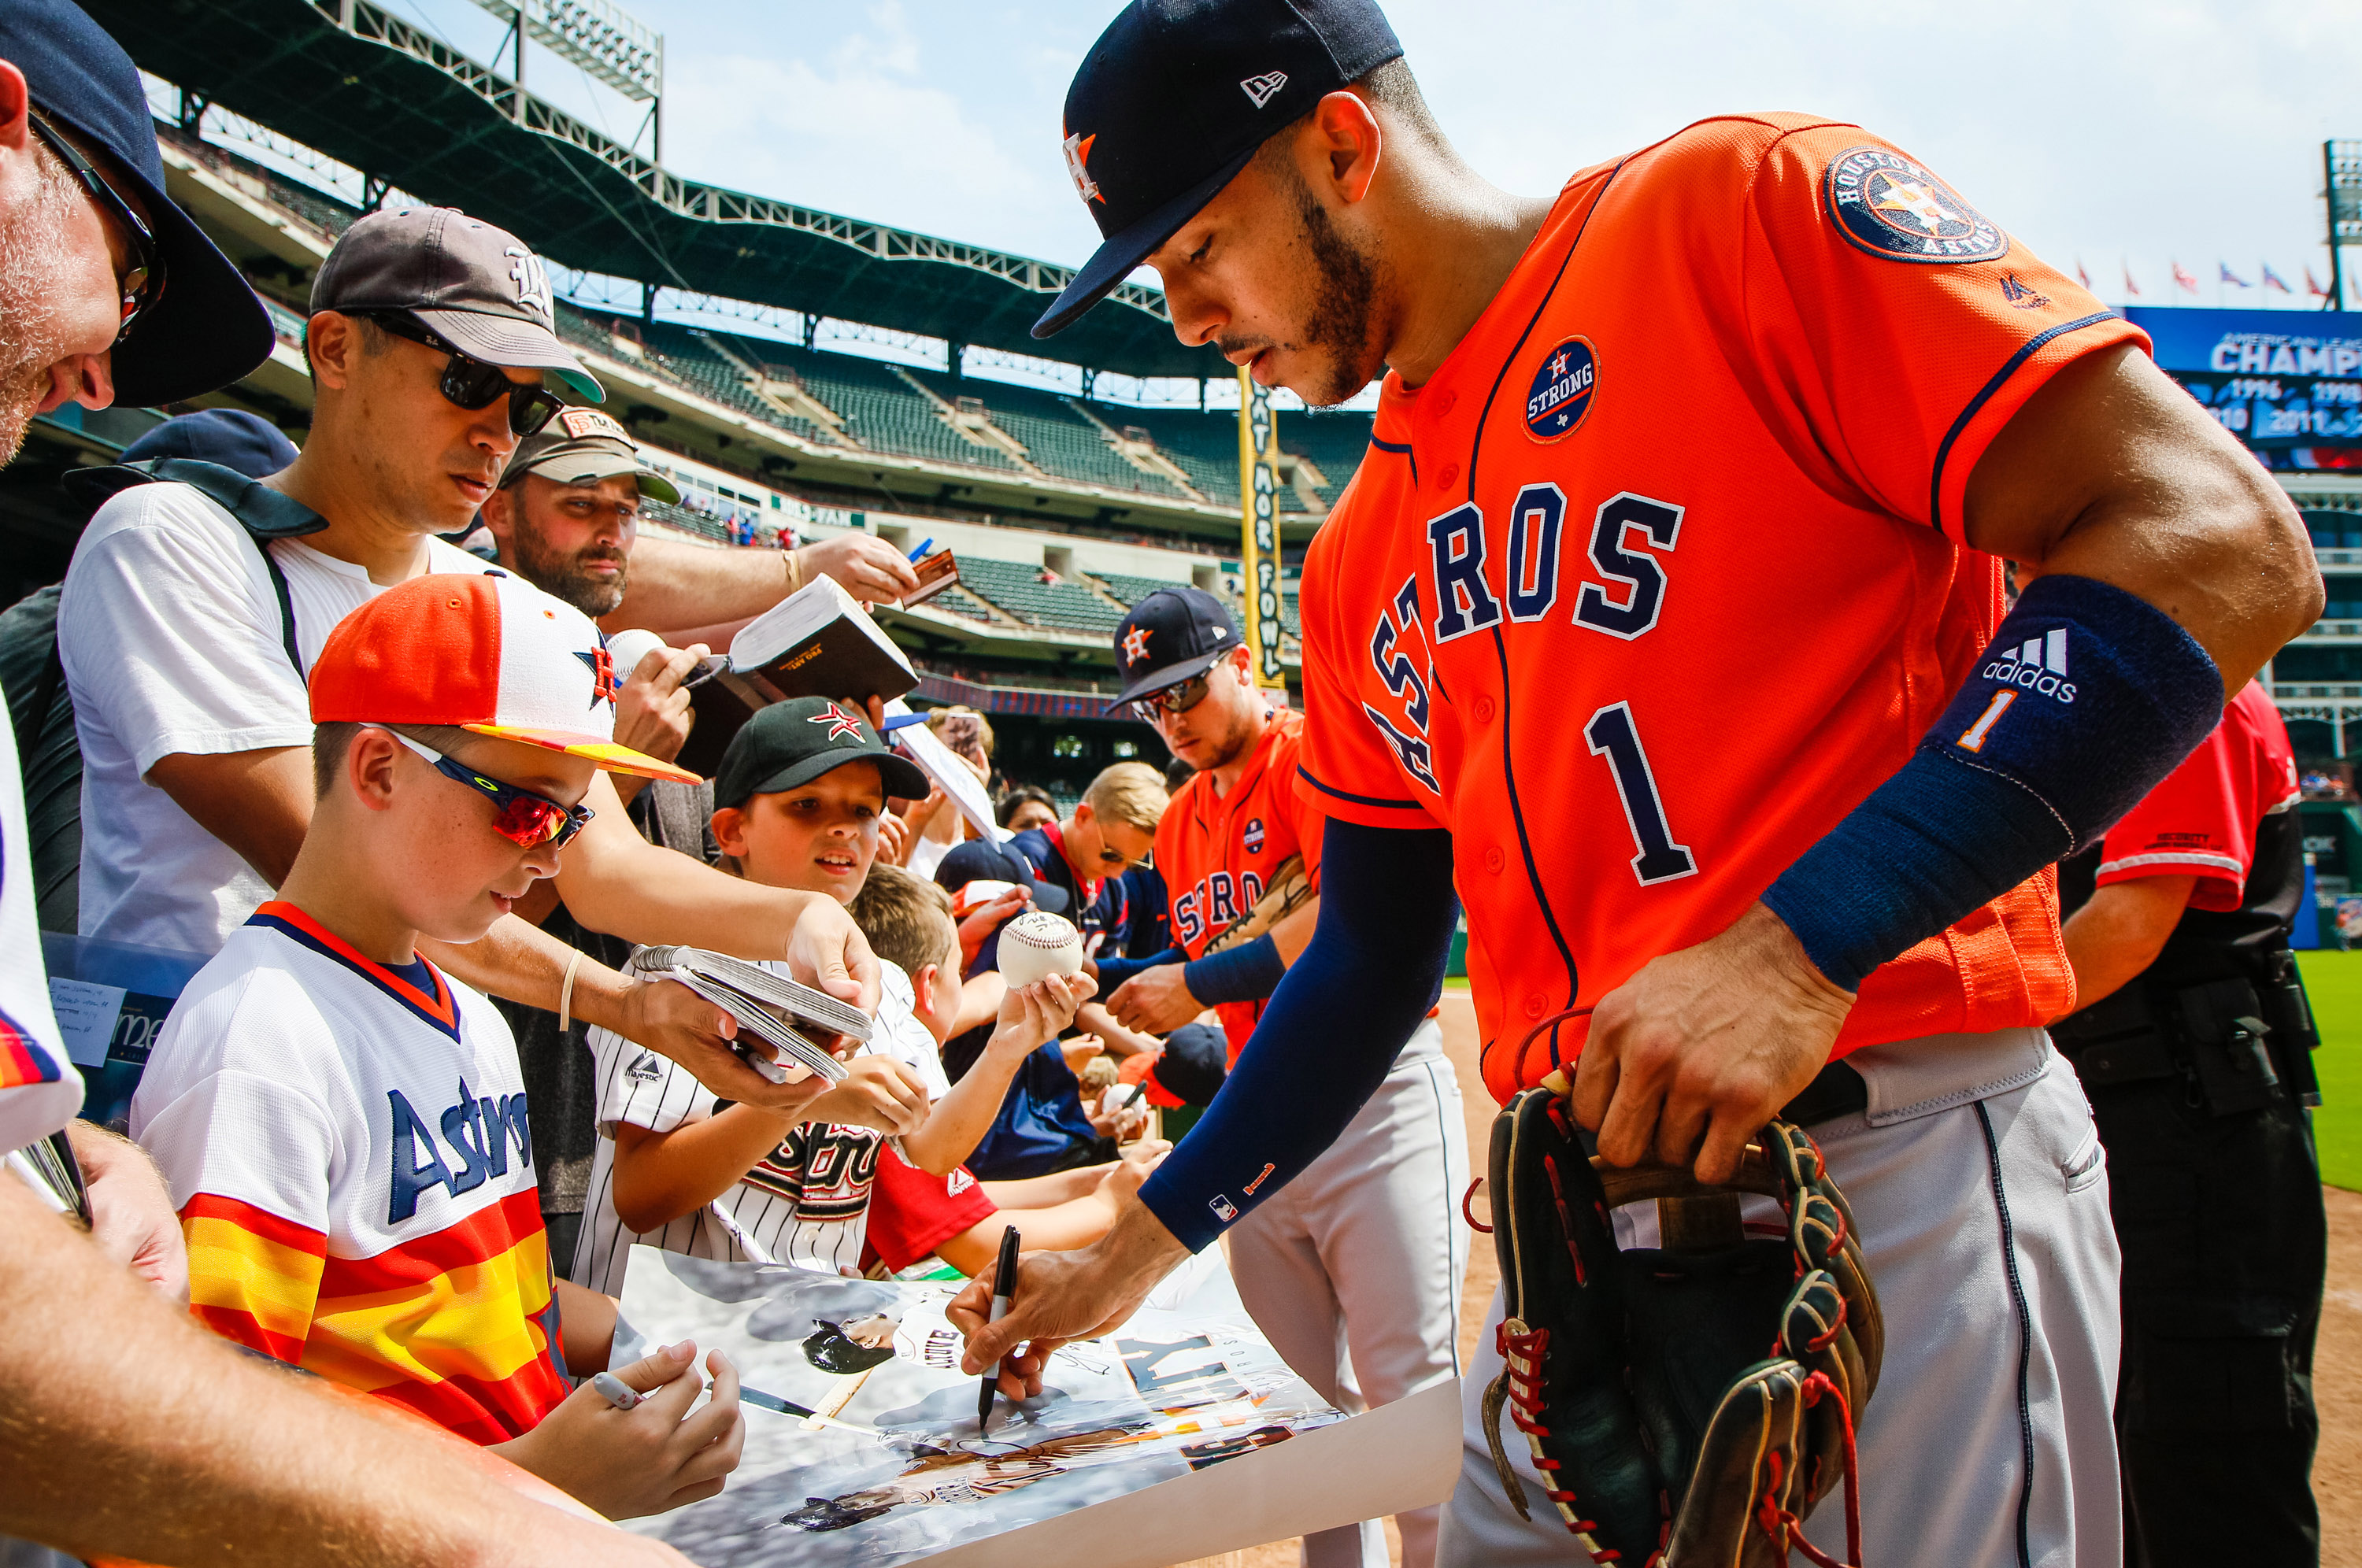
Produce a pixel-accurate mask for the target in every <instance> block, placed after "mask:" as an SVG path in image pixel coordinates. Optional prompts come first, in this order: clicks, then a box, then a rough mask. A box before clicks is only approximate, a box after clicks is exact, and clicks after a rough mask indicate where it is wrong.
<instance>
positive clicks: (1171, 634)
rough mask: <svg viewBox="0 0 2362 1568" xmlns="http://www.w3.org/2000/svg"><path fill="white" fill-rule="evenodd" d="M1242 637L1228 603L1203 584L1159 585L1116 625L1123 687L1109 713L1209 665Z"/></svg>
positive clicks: (1116, 657)
mask: <svg viewBox="0 0 2362 1568" xmlns="http://www.w3.org/2000/svg"><path fill="white" fill-rule="evenodd" d="M1243 641H1244V639H1243V638H1242V637H1241V636H1240V635H1239V624H1238V623H1237V622H1236V621H1234V620H1232V619H1231V607H1230V606H1229V605H1227V604H1225V603H1223V602H1221V601H1220V600H1219V599H1217V598H1215V597H1214V596H1213V595H1212V594H1210V593H1209V592H1207V591H1205V590H1204V589H1202V588H1160V589H1158V590H1157V591H1155V592H1153V593H1152V594H1150V595H1149V596H1148V597H1147V598H1145V599H1143V600H1142V601H1141V602H1139V603H1137V604H1135V605H1133V606H1132V607H1131V613H1130V614H1128V615H1126V616H1125V617H1124V618H1123V621H1122V624H1120V625H1118V626H1117V627H1116V629H1115V661H1116V669H1117V672H1118V673H1119V674H1120V675H1121V676H1122V677H1123V690H1122V691H1121V692H1120V693H1119V694H1118V695H1117V697H1116V700H1115V701H1112V702H1110V703H1109V704H1108V705H1107V710H1106V711H1107V712H1110V713H1112V712H1115V711H1116V710H1117V709H1119V708H1120V707H1122V706H1123V705H1124V704H1125V703H1127V702H1135V701H1139V700H1140V699H1141V698H1142V697H1145V696H1147V695H1148V694H1149V693H1150V692H1152V691H1162V690H1164V689H1165V688H1166V687H1168V686H1178V685H1180V684H1181V682H1183V681H1185V680H1187V679H1189V678H1190V677H1191V676H1193V675H1196V674H1198V672H1199V671H1200V670H1206V669H1211V668H1213V667H1214V666H1215V665H1216V664H1218V663H1219V662H1220V660H1221V659H1222V658H1223V657H1224V656H1225V655H1227V654H1228V653H1229V652H1230V651H1231V649H1232V648H1235V647H1237V646H1240V645H1241V644H1242V642H1243Z"/></svg>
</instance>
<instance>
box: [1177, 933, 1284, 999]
mask: <svg viewBox="0 0 2362 1568" xmlns="http://www.w3.org/2000/svg"><path fill="white" fill-rule="evenodd" d="M1286 973H1287V960H1286V959H1285V958H1283V957H1281V956H1280V955H1279V944H1278V943H1276V942H1274V941H1273V940H1272V939H1271V933H1268V932H1265V933H1264V934H1263V935H1261V936H1258V937H1256V938H1255V939H1254V940H1253V942H1242V943H1240V944H1238V945H1237V946H1236V947H1225V948H1224V949H1222V951H1220V953H1209V954H1208V955H1206V956H1205V957H1203V958H1198V959H1195V960H1193V961H1191V962H1190V963H1189V964H1187V966H1184V967H1183V968H1182V971H1181V983H1182V984H1183V985H1185V986H1187V987H1188V988H1189V994H1190V995H1191V996H1193V997H1196V998H1197V999H1198V1000H1199V1001H1201V1002H1204V1003H1205V1004H1206V1005H1207V1006H1208V1007H1213V1006H1216V1005H1218V1004H1219V1003H1221V1002H1231V1001H1261V1000H1262V999H1264V998H1265V997H1267V996H1269V995H1271V993H1272V992H1274V991H1275V990H1277V989H1279V982H1280V978H1281V977H1283V976H1285V975H1286Z"/></svg>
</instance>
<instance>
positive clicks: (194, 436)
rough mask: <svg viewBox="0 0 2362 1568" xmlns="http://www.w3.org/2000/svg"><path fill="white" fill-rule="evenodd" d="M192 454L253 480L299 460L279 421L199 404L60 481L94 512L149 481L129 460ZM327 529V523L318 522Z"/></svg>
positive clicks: (69, 471)
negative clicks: (103, 463) (111, 459)
mask: <svg viewBox="0 0 2362 1568" xmlns="http://www.w3.org/2000/svg"><path fill="white" fill-rule="evenodd" d="M149 458H195V459H197V460H198V461H199V462H205V463H219V464H220V465H221V466H222V467H223V468H226V469H235V470H237V472H239V473H242V474H244V475H245V476H246V477H247V478H248V479H252V480H263V479H269V478H270V476H271V475H272V474H275V473H277V472H279V471H280V470H281V469H284V468H286V467H287V466H288V465H289V464H291V463H292V462H294V460H295V443H294V442H292V441H290V440H289V439H287V437H286V436H284V435H281V433H280V429H279V426H277V425H273V424H271V423H270V421H269V420H267V419H265V418H263V417H262V416H261V415H260V414H248V412H247V411H246V410H244V409H242V408H201V409H199V410H198V411H197V412H196V413H194V414H182V415H181V416H179V417H178V418H176V419H167V420H166V421H164V423H162V424H161V425H157V426H156V427H155V428H153V429H152V430H149V432H148V433H147V434H146V435H144V436H140V437H139V439H138V440H137V441H134V442H132V443H131V445H129V446H128V447H124V448H123V455H122V456H121V457H119V458H116V460H115V461H114V462H112V463H109V464H107V465H106V466H105V467H104V468H95V469H67V470H66V472H65V474H64V475H63V476H62V477H61V479H60V480H59V481H58V482H59V483H60V484H61V485H63V486H64V487H65V492H66V494H68V495H69V496H71V497H72V498H73V500H74V501H75V502H79V503H80V504H81V505H82V506H83V507H84V508H86V509H87V510H89V511H92V512H95V511H97V510H98V509H99V507H101V506H102V505H104V504H105V502H106V501H107V498H108V497H110V496H112V495H114V494H115V493H116V491H121V490H128V489H129V488H130V487H131V486H133V485H136V484H148V483H150V482H152V481H153V480H154V479H155V477H156V476H155V475H154V474H153V473H149V472H147V471H145V470H142V469H135V468H132V467H130V466H129V465H131V464H133V463H141V462H146V461H148V460H149ZM320 526H321V527H323V528H325V527H326V526H327V525H326V523H325V522H324V523H322V524H321V525H320Z"/></svg>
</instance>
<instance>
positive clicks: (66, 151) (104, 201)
mask: <svg viewBox="0 0 2362 1568" xmlns="http://www.w3.org/2000/svg"><path fill="white" fill-rule="evenodd" d="M26 123H27V124H28V125H29V126H30V127H32V131H33V134H34V135H35V136H37V137H39V138H41V145H42V146H44V147H46V148H48V149H50V151H51V152H54V153H56V154H57V155H58V160H59V161H60V162H61V163H63V164H64V165H65V166H66V167H67V168H68V169H70V170H72V171H73V175H74V178H75V179H77V180H80V181H81V182H82V188H83V190H84V191H85V192H87V193H89V195H90V199H91V200H92V201H93V202H94V203H95V204H97V206H98V210H99V211H100V212H102V213H105V214H107V215H110V216H112V217H113V218H114V219H115V221H116V224H117V225H119V226H121V227H122V229H123V237H124V238H125V240H126V241H127V243H128V244H129V246H130V249H131V266H130V269H129V271H126V272H125V273H124V274H123V277H122V279H121V280H120V282H118V284H117V286H118V287H119V288H121V289H122V291H123V319H122V321H121V322H120V323H119V324H117V326H116V329H115V341H116V343H121V342H122V341H123V340H124V339H125V338H127V337H130V336H131V328H132V326H133V324H134V323H136V322H138V319H139V318H140V316H141V315H144V314H145V313H147V312H148V311H150V310H153V309H154V308H155V306H156V302H157V301H158V300H159V299H160V298H162V297H163V293H164V253H163V248H162V247H161V246H160V245H159V244H158V243H157V240H156V234H155V231H154V230H153V229H151V228H149V226H148V224H147V222H146V220H145V219H143V218H141V217H140V215H138V213H136V212H134V211H133V210H132V208H131V204H130V203H128V202H127V201H125V200H124V199H123V198H122V196H121V195H119V194H118V193H116V189H115V187H114V186H112V185H110V184H108V183H107V182H106V181H105V179H104V178H102V177H101V176H100V174H99V172H98V171H97V170H96V169H94V168H93V167H92V166H91V161H90V160H89V159H87V158H84V157H83V155H82V153H81V152H80V151H79V150H78V149H76V148H75V147H74V145H73V143H72V142H70V141H68V140H67V139H66V138H64V137H61V136H60V135H59V134H58V133H57V131H56V129H55V128H54V127H51V126H50V123H49V122H48V121H46V120H44V119H42V118H41V116H39V115H28V116H26Z"/></svg>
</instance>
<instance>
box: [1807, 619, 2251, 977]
mask: <svg viewBox="0 0 2362 1568" xmlns="http://www.w3.org/2000/svg"><path fill="white" fill-rule="evenodd" d="M2222 716H2223V676H2222V672H2221V671H2220V670H2219V669H2217V668H2215V664H2214V661H2213V658H2211V657H2208V655H2207V652H2206V650H2205V649H2204V648H2202V647H2201V646H2199V645H2198V642H2197V639H2195V638H2193V637H2192V636H2191V635H2190V634H2189V633H2187V632H2185V631H2183V630H2182V629H2181V627H2180V625H2179V624H2176V623H2175V622H2174V621H2173V619H2172V618H2171V617H2170V616H2168V615H2166V614H2165V613H2162V612H2160V611H2158V610H2157V609H2155V608H2153V607H2152V606H2150V605H2149V604H2148V603H2147V602H2146V601H2144V600H2142V599H2140V598H2138V597H2136V595H2133V594H2130V593H2127V592H2125V591H2124V590H2122V589H2120V588H2114V587H2111V586H2109V585H2108V584H2106V583H2104V582H2100V581H2097V580H2093V579H2092V578H2087V577H2042V578H2037V579H2036V580H2035V581H2034V582H2033V584H2032V585H2031V586H2029V587H2028V588H2027V589H2026V591H2025V593H2024V594H2023V595H2022V596H2020V598H2019V599H2018V602H2017V608H2016V609H2014V611H2012V612H2011V613H2010V615H2009V617H2008V619H2006V620H2004V621H2003V623H2002V624H2001V629H2000V631H1999V633H1998V635H1995V637H1994V639H1993V641H1992V645H1991V646H1989V647H1987V648H1986V649H1985V651H1984V653H1983V654H1982V655H1981V656H1980V657H1979V658H1978V660H1977V665H1976V668H1975V670H1974V672H1973V673H1972V674H1971V675H1970V679H1969V681H1968V683H1967V684H1966V685H1965V686H1963V687H1962V688H1961V689H1960V692H1959V695H1958V696H1957V697H1955V698H1954V699H1953V700H1952V703H1951V706H1950V707H1948V708H1947V709H1946V710H1945V711H1944V716H1943V717H1942V718H1941V719H1939V720H1937V723H1936V726H1935V728H1933V729H1932V730H1930V731H1928V732H1927V734H1926V736H1925V737H1924V738H1923V739H1922V740H1921V741H1920V743H1919V746H1918V749H1917V750H1916V751H1915V752H1914V753H1913V754H1912V756H1911V760H1910V761H1909V762H1907V763H1905V764H1904V766H1903V767H1902V769H1901V770H1900V771H1898V772H1897V773H1896V774H1895V775H1894V776H1893V778H1889V779H1888V780H1887V781H1886V782H1885V783H1883V784H1882V785H1880V786H1879V787H1878V789H1877V790H1875V791H1873V792H1872V793H1871V797H1870V798H1869V799H1868V800H1866V801H1863V802H1862V803H1861V804H1860V805H1859V806H1857V807H1855V808H1854V810H1853V811H1852V812H1850V813H1849V815H1848V816H1847V817H1846V818H1845V820H1844V821H1842V822H1840V823H1838V825H1837V826H1836V828H1834V829H1833V830H1831V832H1830V833H1829V834H1828V836H1827V837H1826V838H1824V839H1822V840H1821V841H1820V842H1819V843H1818V844H1816V845H1813V847H1812V848H1810V849H1808V850H1806V851H1805V853H1804V855H1803V856H1800V857H1799V858H1798V859H1797V861H1796V863H1795V864H1794V865H1793V866H1791V867H1788V869H1787V870H1786V871H1784V872H1783V873H1782V874H1781V876H1780V878H1779V879H1778V880H1777V881H1775V882H1773V883H1772V884H1771V888H1770V889H1767V890H1766V891H1765V893H1764V895H1763V902H1764V903H1765V904H1766V905H1767V906H1768V907H1769V908H1770V909H1771V912H1772V913H1774V914H1776V915H1778V916H1779V917H1780V918H1781V920H1783V922H1786V923H1787V925H1788V928H1789V929H1790V930H1791V931H1794V933H1796V937H1797V940H1798V941H1800V942H1801V943H1803V944H1804V947H1805V954H1806V955H1808V956H1810V957H1811V959H1812V960H1813V963H1814V966H1816V967H1817V968H1818V969H1819V970H1820V971H1821V973H1822V974H1823V975H1825V976H1827V977H1828V978H1829V979H1830V980H1832V981H1834V982H1836V983H1837V984H1838V985H1840V986H1842V987H1844V988H1846V989H1848V990H1854V989H1857V988H1860V985H1861V982H1862V979H1863V977H1865V976H1867V975H1868V974H1869V973H1870V972H1871V970H1872V969H1874V968H1876V967H1877V966H1879V965H1881V964H1883V963H1885V962H1886V961H1887V960H1888V959H1890V958H1893V957H1894V956H1895V955H1897V954H1900V953H1902V952H1904V950H1905V949H1907V948H1909V947H1911V946H1913V945H1914V944H1917V943H1920V942H1923V941H1925V940H1926V938H1928V937H1930V936H1933V935H1935V934H1936V933H1937V932H1939V931H1941V930H1943V929H1944V928H1945V927H1946V926H1948V925H1950V924H1951V923H1952V922H1954V921H1957V920H1959V919H1960V918H1961V917H1962V916H1964V915H1966V914H1968V913H1969V912H1970V911H1971V910H1974V909H1975V908H1976V907H1977V906H1978V905H1980V904H1981V903H1984V902H1986V901H1988V900H1992V899H1994V898H1997V897H1999V896H2000V895H2001V894H2002V893H2003V892H2006V891H2007V890H2008V889H2011V888H2014V887H2015V886H2017V884H2019V883H2020V882H2023V881H2025V879H2026V878H2028V877H2031V876H2033V875H2034V874H2035V873H2036V872H2037V871H2039V870H2040V869H2042V867H2045V866H2047V865H2049V864H2050V863H2051V862H2052V861H2054V860H2057V859H2058V857H2059V856H2063V855H2066V854H2069V853H2070V852H2072V851H2073V850H2075V849H2078V848H2080V847H2081V846H2082V845H2087V844H2090V843H2092V842H2093V841H2095V840H2096V839H2098V838H2099V837H2100V835H2101V834H2104V833H2105V832H2106V831H2107V830H2108V828H2109V826H2110V825H2111V824H2112V823H2114V822H2115V821H2116V820H2117V819H2118V818H2119V817H2121V816H2123V815H2124V814H2125V812H2128V811H2130V810H2131V809H2132V808H2133V806H2135V805H2136V804H2137V803H2138V802H2139V801H2140V799H2141V797H2143V796H2144V795H2146V794H2147V793H2148V791H2149V790H2151V789H2152V788H2154V787H2155V786H2156V785H2157V784H2158V781H2159V780H2161V779H2163V778H2165V776H2166V775H2167V774H2169V773H2170V772H2172V771H2173V769H2174V767H2176V766H2177V765H2179V764H2180V761H2181V759H2182V758H2183V757H2185V756H2189V755H2190V753H2191V751H2192V750H2194V749H2195V748H2196V747H2197V745H2198V744H2199V743H2200V742H2201V741H2202V740H2204V739H2205V738H2206V736H2207V734H2209V733H2210V732H2211V731H2212V730H2213V727H2214V725H2215V724H2216V723H2218V722H2219V721H2220V720H2221V718H2222Z"/></svg>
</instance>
